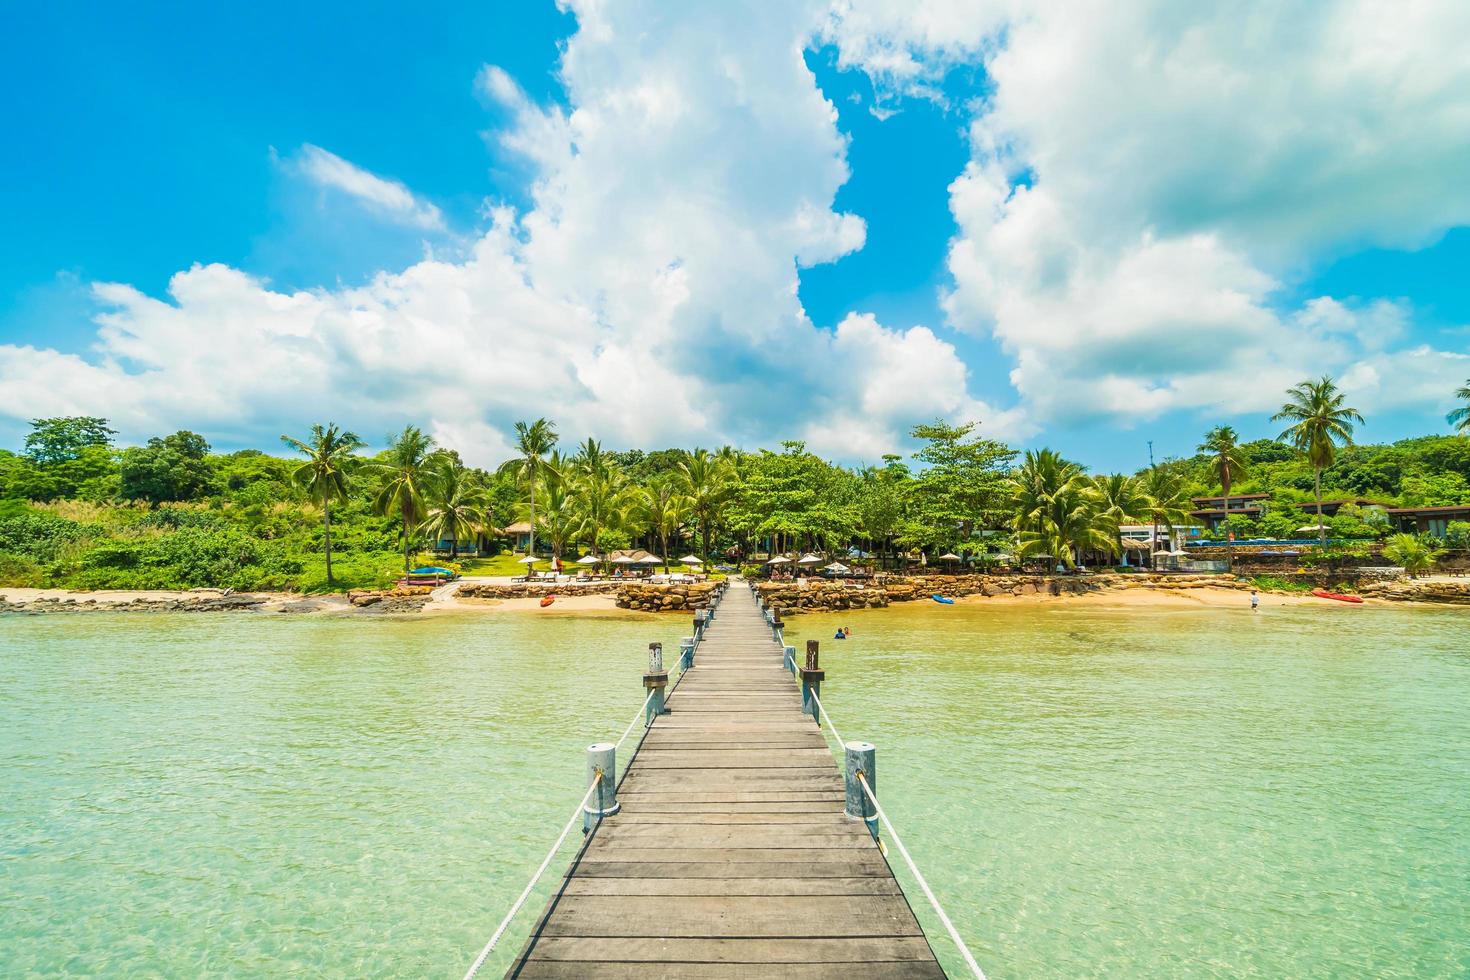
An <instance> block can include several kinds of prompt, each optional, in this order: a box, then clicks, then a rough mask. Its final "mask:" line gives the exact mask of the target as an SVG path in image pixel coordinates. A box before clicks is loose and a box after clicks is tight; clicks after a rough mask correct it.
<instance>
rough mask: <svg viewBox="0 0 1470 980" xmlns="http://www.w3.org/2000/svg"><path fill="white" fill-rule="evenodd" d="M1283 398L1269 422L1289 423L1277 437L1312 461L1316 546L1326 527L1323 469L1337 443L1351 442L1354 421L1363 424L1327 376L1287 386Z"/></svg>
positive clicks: (1322, 541) (1324, 536) (1323, 540)
mask: <svg viewBox="0 0 1470 980" xmlns="http://www.w3.org/2000/svg"><path fill="white" fill-rule="evenodd" d="M1286 397H1287V400H1286V404H1284V405H1282V406H1281V411H1279V412H1277V413H1276V414H1275V415H1273V416H1271V421H1272V422H1280V421H1283V420H1284V421H1288V422H1291V423H1292V424H1291V426H1290V427H1289V428H1288V429H1287V430H1286V431H1285V432H1283V433H1281V435H1280V437H1279V438H1281V439H1283V440H1285V441H1287V442H1289V443H1291V444H1292V445H1293V446H1295V447H1296V449H1297V451H1298V452H1301V453H1303V454H1305V455H1306V457H1307V462H1309V463H1311V464H1312V487H1313V491H1314V493H1315V495H1316V498H1317V541H1318V544H1319V545H1325V544H1326V543H1327V528H1326V526H1325V525H1323V523H1322V471H1323V470H1325V469H1327V467H1329V466H1331V465H1332V463H1333V461H1334V460H1336V459H1337V447H1338V446H1339V445H1342V446H1351V445H1352V444H1353V424H1354V423H1356V424H1358V425H1363V424H1365V423H1364V422H1363V416H1362V415H1360V414H1359V413H1358V410H1357V409H1355V408H1348V407H1346V406H1344V405H1343V401H1344V399H1345V398H1346V396H1345V395H1343V393H1342V392H1340V391H1338V389H1337V385H1336V384H1334V383H1333V380H1332V379H1331V378H1329V377H1326V376H1324V377H1323V378H1322V379H1321V380H1319V381H1303V382H1302V383H1301V384H1299V385H1297V386H1296V387H1295V388H1291V389H1289V390H1288V391H1287V393H1286Z"/></svg>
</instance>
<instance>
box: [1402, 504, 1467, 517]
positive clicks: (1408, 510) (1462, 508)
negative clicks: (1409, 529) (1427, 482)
mask: <svg viewBox="0 0 1470 980" xmlns="http://www.w3.org/2000/svg"><path fill="white" fill-rule="evenodd" d="M1388 512H1389V513H1390V514H1401V515H1404V516H1408V517H1420V516H1422V517H1437V516H1439V515H1441V514H1470V504H1452V505H1450V506H1447V507H1390V508H1388Z"/></svg>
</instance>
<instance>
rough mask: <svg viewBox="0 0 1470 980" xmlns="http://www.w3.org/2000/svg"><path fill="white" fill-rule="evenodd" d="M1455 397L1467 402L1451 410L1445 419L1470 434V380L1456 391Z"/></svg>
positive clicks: (1462, 431) (1459, 430)
mask: <svg viewBox="0 0 1470 980" xmlns="http://www.w3.org/2000/svg"><path fill="white" fill-rule="evenodd" d="M1455 397H1456V398H1458V399H1460V400H1461V401H1462V402H1464V403H1465V404H1463V405H1461V406H1460V407H1459V408H1457V409H1455V410H1454V411H1452V412H1450V414H1448V415H1446V416H1445V417H1444V420H1445V421H1446V422H1448V423H1449V424H1450V425H1453V426H1454V427H1455V431H1456V432H1459V433H1462V434H1464V435H1467V436H1470V381H1466V382H1465V385H1464V387H1462V388H1460V389H1459V390H1458V391H1456V392H1455Z"/></svg>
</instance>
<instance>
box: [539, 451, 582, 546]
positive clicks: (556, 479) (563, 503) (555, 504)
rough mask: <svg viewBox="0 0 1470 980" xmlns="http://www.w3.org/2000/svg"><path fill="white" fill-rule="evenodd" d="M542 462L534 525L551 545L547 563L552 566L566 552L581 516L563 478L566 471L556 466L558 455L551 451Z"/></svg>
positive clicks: (559, 459) (559, 457)
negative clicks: (544, 466)
mask: <svg viewBox="0 0 1470 980" xmlns="http://www.w3.org/2000/svg"><path fill="white" fill-rule="evenodd" d="M546 459H547V463H548V464H550V466H549V467H548V469H547V471H546V477H545V482H544V483H543V484H542V490H543V491H544V496H543V497H542V499H541V507H540V511H539V513H540V516H539V518H538V519H537V522H536V525H537V527H539V528H540V529H541V530H542V531H544V532H546V540H547V543H548V544H550V545H551V560H552V562H553V563H555V562H556V561H557V559H559V558H561V556H562V552H564V551H565V550H566V546H567V542H568V541H570V540H572V538H574V537H575V536H576V535H577V531H578V530H579V529H580V527H581V521H582V517H581V514H580V512H579V510H578V501H577V499H576V497H574V496H573V495H572V487H571V481H570V480H569V479H568V478H567V477H566V476H564V475H563V473H565V472H566V471H565V470H564V469H562V468H561V467H560V465H559V464H562V462H563V461H562V459H561V455H560V454H559V453H555V452H553V453H550V454H549V455H548V456H547V457H546Z"/></svg>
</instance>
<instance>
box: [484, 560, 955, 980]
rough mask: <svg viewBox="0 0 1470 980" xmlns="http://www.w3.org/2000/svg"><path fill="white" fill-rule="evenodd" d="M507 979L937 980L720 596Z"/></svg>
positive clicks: (760, 631)
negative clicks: (617, 808)
mask: <svg viewBox="0 0 1470 980" xmlns="http://www.w3.org/2000/svg"><path fill="white" fill-rule="evenodd" d="M668 707H669V709H670V713H669V714H666V715H662V716H660V717H659V718H658V719H657V720H656V721H655V722H654V724H653V725H652V726H651V727H650V728H649V729H648V732H647V734H646V736H645V737H644V739H643V742H642V744H641V746H640V747H639V749H638V750H637V755H636V756H635V758H634V759H633V763H632V765H631V766H630V767H629V768H628V771H627V773H626V775H625V776H624V779H623V782H622V784H621V785H620V787H619V789H618V800H619V802H620V804H621V807H622V809H621V812H619V813H617V814H615V815H613V816H610V817H607V818H605V819H604V820H603V821H602V822H601V823H600V824H599V825H598V826H597V827H596V828H595V829H594V830H593V832H592V833H591V835H589V837H588V839H587V840H586V842H585V843H584V845H583V847H582V850H581V851H580V852H579V853H578V855H577V857H576V858H574V859H573V861H572V865H571V868H570V869H569V870H568V871H567V873H566V875H565V877H564V878H563V879H562V881H561V883H560V886H561V887H560V888H559V890H558V891H557V893H556V894H555V895H554V896H553V897H552V899H551V901H550V902H549V903H548V905H547V907H546V910H545V911H544V912H543V913H542V915H541V917H540V919H539V920H538V921H537V924H536V927H535V929H534V930H533V932H532V935H531V938H530V939H529V940H528V941H527V943H526V946H525V948H524V949H523V950H522V951H521V954H520V956H519V957H518V958H517V960H516V962H515V964H514V965H513V966H512V967H511V969H510V970H509V971H508V973H507V974H506V975H507V976H509V977H521V978H528V980H529V978H539V977H559V978H560V977H592V978H598V977H626V978H634V977H636V978H639V980H647V978H652V977H802V978H817V977H842V978H845V980H857V978H867V977H884V978H894V977H943V976H944V975H945V974H944V971H943V969H942V968H941V967H940V965H939V962H938V960H936V959H935V957H934V953H933V951H932V950H931V949H930V947H929V942H928V940H927V939H925V937H924V933H923V930H922V929H920V927H919V923H918V920H917V919H915V918H914V913H913V911H912V910H911V909H910V908H909V905H908V902H907V901H906V899H905V898H904V895H903V892H902V891H900V889H899V886H898V882H897V881H896V880H895V878H894V876H893V872H892V871H891V870H890V869H889V866H888V862H887V861H886V860H885V858H884V856H883V854H882V852H881V851H880V850H879V848H878V845H877V844H876V843H875V842H874V840H873V838H872V836H871V835H870V834H869V832H868V829H867V827H866V825H865V824H864V823H863V821H862V820H860V819H852V818H849V817H847V816H845V815H844V813H843V777H842V774H841V773H840V772H839V771H838V768H837V764H836V761H835V760H834V758H833V755H832V752H831V750H830V749H829V748H828V746H827V743H826V741H825V740H824V739H823V737H822V734H821V731H820V729H819V728H818V726H817V723H816V722H815V721H814V720H813V719H812V717H811V716H810V715H807V714H804V713H803V712H802V706H801V693H800V690H799V688H798V686H797V684H796V682H795V681H794V680H793V679H792V677H791V675H790V674H788V673H787V672H786V670H785V668H784V666H783V648H782V647H781V646H780V645H778V643H777V642H776V640H775V639H774V638H773V636H772V631H771V628H770V627H769V626H768V625H767V623H766V621H765V618H764V616H763V614H762V612H761V611H760V609H759V607H758V605H757V603H756V600H755V598H754V597H753V596H752V595H751V594H750V592H749V591H748V590H747V589H745V588H744V587H741V586H738V585H737V586H736V587H734V588H731V589H729V590H728V591H727V593H726V595H725V598H724V600H723V601H722V602H721V604H720V606H719V610H718V614H717V616H716V618H715V620H714V622H712V623H710V624H709V626H708V628H707V629H706V632H705V635H704V638H703V640H702V641H701V643H700V645H699V648H698V653H697V658H696V661H695V666H694V668H693V669H692V670H690V671H688V672H687V673H686V674H685V676H684V677H683V678H682V679H681V680H680V681H679V684H678V686H677V688H676V689H675V690H674V691H673V693H672V694H671V695H669V698H668Z"/></svg>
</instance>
